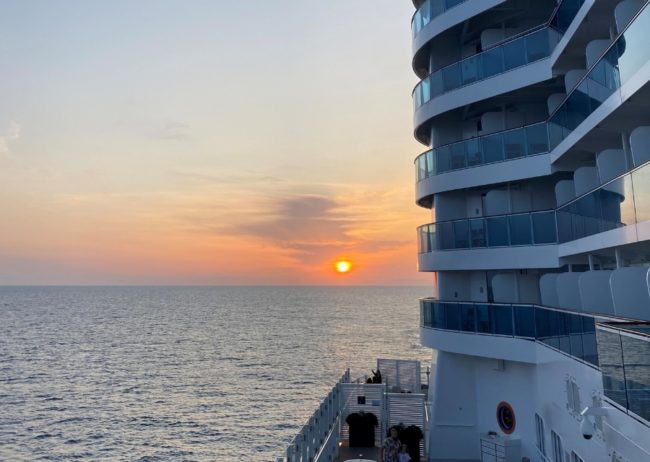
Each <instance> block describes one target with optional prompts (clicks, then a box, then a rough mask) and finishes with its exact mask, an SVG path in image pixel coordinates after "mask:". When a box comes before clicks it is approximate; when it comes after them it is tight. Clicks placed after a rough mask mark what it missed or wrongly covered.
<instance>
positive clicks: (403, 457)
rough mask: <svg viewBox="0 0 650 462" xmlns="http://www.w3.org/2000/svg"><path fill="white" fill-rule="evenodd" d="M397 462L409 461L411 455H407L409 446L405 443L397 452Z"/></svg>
mask: <svg viewBox="0 0 650 462" xmlns="http://www.w3.org/2000/svg"><path fill="white" fill-rule="evenodd" d="M398 457H399V462H411V456H410V455H409V447H408V446H407V445H405V444H403V445H402V449H400V451H399V454H398Z"/></svg>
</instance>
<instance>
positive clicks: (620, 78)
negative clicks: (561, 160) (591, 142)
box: [549, 4, 650, 149]
mask: <svg viewBox="0 0 650 462" xmlns="http://www.w3.org/2000/svg"><path fill="white" fill-rule="evenodd" d="M648 30H650V8H648V7H647V4H646V5H645V6H644V7H643V9H642V10H641V12H640V13H638V15H637V17H636V18H635V19H634V20H633V21H632V22H631V23H630V24H629V25H628V27H627V29H625V31H624V32H623V33H622V34H621V35H620V36H619V37H618V39H617V40H616V41H614V42H613V43H612V44H611V45H610V46H609V48H608V49H607V50H606V51H605V53H603V55H602V56H601V58H600V59H599V60H598V61H596V63H595V64H594V65H593V66H592V67H591V69H589V71H588V72H587V73H586V75H585V76H584V77H583V78H582V80H581V81H580V82H579V83H578V84H577V85H576V86H575V87H574V89H573V90H572V91H571V92H570V93H569V94H568V95H567V97H566V98H565V99H564V101H563V102H562V103H561V104H560V105H559V106H558V107H557V109H556V110H555V111H554V113H553V114H552V115H551V117H550V118H549V140H550V147H551V149H555V148H556V147H557V146H558V145H559V144H560V143H561V142H562V141H564V140H565V139H566V138H567V137H568V136H569V135H570V134H571V133H573V132H574V130H575V129H576V128H577V127H578V126H579V125H580V124H581V123H582V122H584V121H585V119H587V117H589V116H590V115H591V114H593V113H594V112H595V111H596V110H597V109H598V108H599V107H600V106H601V105H602V104H603V103H604V102H605V100H607V99H608V98H609V97H610V96H612V95H613V94H614V93H616V92H617V91H618V90H619V89H620V88H621V87H622V86H623V85H624V84H625V83H627V82H628V81H630V80H631V79H632V77H633V76H634V75H635V74H636V73H637V71H639V70H640V69H641V67H642V66H644V65H645V64H646V63H647V62H648V61H650V47H648V46H646V45H645V43H646V40H647V35H648Z"/></svg>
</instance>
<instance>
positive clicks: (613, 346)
mask: <svg viewBox="0 0 650 462" xmlns="http://www.w3.org/2000/svg"><path fill="white" fill-rule="evenodd" d="M598 362H599V364H600V371H601V372H602V374H603V391H604V393H605V396H607V397H608V398H609V399H611V400H613V401H614V402H616V403H618V404H620V405H621V406H623V407H625V408H627V407H628V403H627V393H626V392H625V373H624V372H623V348H622V346H621V336H620V334H616V333H612V332H609V331H605V330H601V329H598Z"/></svg>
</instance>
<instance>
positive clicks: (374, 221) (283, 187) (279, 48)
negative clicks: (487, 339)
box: [0, 0, 430, 285]
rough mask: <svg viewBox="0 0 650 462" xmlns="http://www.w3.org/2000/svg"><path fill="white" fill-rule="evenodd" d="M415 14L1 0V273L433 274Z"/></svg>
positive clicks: (363, 7) (259, 2) (109, 278)
mask: <svg viewBox="0 0 650 462" xmlns="http://www.w3.org/2000/svg"><path fill="white" fill-rule="evenodd" d="M412 13H413V5H412V4H411V2H409V1H406V0H328V1H320V2H314V1H309V2H308V1H296V0H251V1H245V2H239V1H237V2H232V1H228V2H226V1H223V0H173V1H172V0H139V1H132V0H119V1H118V0H111V1H92V2H89V1H87V0H78V1H71V0H60V1H56V2H54V1H48V2H45V1H41V2H33V1H32V2H26V1H24V0H7V1H5V2H3V11H2V15H0V57H1V61H0V62H1V64H0V66H1V68H2V73H1V75H2V77H1V78H0V82H2V84H1V85H0V211H1V212H2V220H1V221H0V284H407V285H411V284H426V283H427V282H428V281H430V276H428V275H426V274H418V273H417V270H416V245H415V227H416V226H417V225H419V224H422V223H426V222H427V221H428V213H427V212H426V211H425V210H423V209H420V208H418V207H416V206H415V204H414V170H413V159H414V157H415V156H416V155H417V154H418V153H420V152H421V151H424V150H425V148H424V147H423V146H421V145H419V144H418V143H417V142H416V141H414V140H413V137H412V108H411V98H410V93H411V89H412V87H413V86H414V84H415V83H416V77H415V76H414V74H413V73H412V72H411V70H410V27H409V24H410V17H411V15H412ZM341 257H346V258H348V259H349V260H350V261H351V262H352V263H353V268H352V271H350V272H349V273H348V274H345V275H341V274H337V273H336V272H335V271H334V263H335V262H336V260H337V259H339V258H341Z"/></svg>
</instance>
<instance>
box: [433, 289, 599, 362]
mask: <svg viewBox="0 0 650 462" xmlns="http://www.w3.org/2000/svg"><path fill="white" fill-rule="evenodd" d="M451 304H457V305H464V306H465V307H468V306H471V307H473V309H472V310H469V311H467V312H465V311H458V312H456V311H455V310H454V312H455V313H457V314H456V315H453V316H450V314H449V312H448V311H447V309H446V305H451ZM440 305H444V306H440ZM478 307H485V309H486V311H483V317H481V315H480V314H479V311H478V310H477V308H478ZM492 307H499V308H509V313H508V312H496V311H494V312H493V310H492V309H491V308H492ZM427 310H428V319H429V321H428V322H427V320H426V319H427V314H425V313H426V312H427ZM438 310H441V311H438ZM420 311H421V315H420V318H421V319H422V324H421V327H422V328H431V329H440V330H443V331H451V332H464V333H468V334H477V335H479V334H480V335H488V336H500V337H507V338H521V339H528V340H533V341H535V342H538V343H542V344H544V345H546V346H549V347H551V348H553V349H556V350H557V351H560V352H563V353H565V354H567V355H569V356H571V357H573V358H576V359H578V360H580V361H583V362H584V363H585V364H590V365H591V366H592V367H594V366H595V367H598V354H597V351H596V350H597V349H596V338H595V335H594V334H595V331H596V318H595V316H593V315H590V314H587V313H576V312H570V311H568V310H561V309H560V310H558V309H548V308H546V307H543V306H539V305H536V304H531V303H519V304H518V303H509V304H497V303H490V302H469V303H453V302H451V303H448V302H444V301H438V300H425V299H421V300H420ZM549 311H550V312H555V313H561V315H563V316H564V317H561V316H560V315H559V314H558V315H556V317H548V316H549V314H548V312H549ZM434 312H435V314H434ZM518 315H519V316H521V317H520V318H519V317H518ZM540 316H541V318H540ZM599 316H600V315H599ZM585 319H587V320H586V321H585ZM448 326H451V327H448ZM573 336H581V341H580V342H579V345H580V348H577V349H576V350H575V352H574V346H573V345H572V342H570V340H569V339H570V338H571V337H573ZM562 339H565V340H564V343H563V342H562ZM587 341H588V342H590V343H591V347H592V348H591V350H589V351H591V353H588V351H587V350H586V349H585V348H584V344H585V343H584V342H587ZM594 352H595V354H594Z"/></svg>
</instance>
